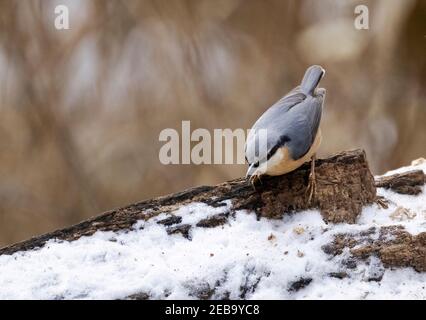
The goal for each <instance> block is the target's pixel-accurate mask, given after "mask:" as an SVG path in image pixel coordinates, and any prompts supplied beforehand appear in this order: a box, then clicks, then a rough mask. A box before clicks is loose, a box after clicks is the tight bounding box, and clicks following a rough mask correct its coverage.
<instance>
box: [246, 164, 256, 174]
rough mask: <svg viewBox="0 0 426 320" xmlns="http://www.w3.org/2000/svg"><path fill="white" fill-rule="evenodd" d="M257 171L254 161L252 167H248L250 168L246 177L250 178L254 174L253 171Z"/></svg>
mask: <svg viewBox="0 0 426 320" xmlns="http://www.w3.org/2000/svg"><path fill="white" fill-rule="evenodd" d="M255 172H256V168H255V167H254V163H252V164H251V165H250V167H249V168H248V170H247V173H246V178H248V177H250V176H252V175H253V173H255Z"/></svg>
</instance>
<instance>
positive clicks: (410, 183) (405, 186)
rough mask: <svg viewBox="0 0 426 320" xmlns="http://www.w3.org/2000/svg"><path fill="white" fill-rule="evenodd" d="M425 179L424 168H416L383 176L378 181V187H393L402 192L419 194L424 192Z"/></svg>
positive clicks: (394, 189)
mask: <svg viewBox="0 0 426 320" xmlns="http://www.w3.org/2000/svg"><path fill="white" fill-rule="evenodd" d="M425 180H426V179H425V174H424V173H423V171H422V170H414V171H409V172H404V173H399V174H395V175H392V176H387V177H382V178H380V179H378V180H377V181H376V187H377V188H387V189H391V190H393V191H395V192H397V193H401V194H410V195H417V194H419V193H420V192H422V188H421V187H422V186H423V184H424V183H425Z"/></svg>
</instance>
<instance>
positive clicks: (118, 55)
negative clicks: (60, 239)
mask: <svg viewBox="0 0 426 320" xmlns="http://www.w3.org/2000/svg"><path fill="white" fill-rule="evenodd" d="M58 4H65V5H67V6H68V7H69V14H70V16H69V18H70V20H69V22H70V29H69V30H56V29H55V27H54V19H55V17H56V15H55V13H54V9H55V6H56V5H58ZM358 4H365V5H367V6H368V8H369V25H370V29H369V30H357V29H355V28H354V18H355V16H356V15H355V14H354V8H355V6H356V5H358ZM310 64H321V65H322V66H323V67H324V68H325V69H326V70H327V73H326V76H325V78H324V79H323V81H322V82H321V84H322V86H323V87H325V88H326V89H327V99H326V107H325V110H324V114H323V121H322V131H323V143H322V147H321V152H320V156H326V155H328V154H331V153H334V152H337V151H341V150H345V149H352V148H364V149H365V150H366V151H367V156H368V159H369V162H370V165H371V168H372V170H373V173H374V174H381V173H384V172H385V171H387V170H389V169H392V168H397V167H399V166H402V165H407V164H410V162H411V160H413V159H416V158H419V157H422V156H423V157H424V156H426V143H425V141H426V127H425V123H426V99H425V98H426V90H425V89H426V0H417V1H416V0H408V1H407V0H379V1H362V2H360V1H349V0H348V1H338V0H322V1H315V0H301V1H299V0H268V1H265V0H193V1H188V0H163V1H131V0H129V1H127V0H126V1H118V0H81V1H77V0H69V1H65V0H62V1H50V0H42V1H36V0H26V1H17V0H16V1H14V0H0V245H6V244H10V243H12V242H16V241H19V240H23V239H25V238H28V237H30V236H32V235H36V234H40V233H43V232H47V231H50V230H53V229H55V228H59V227H64V226H67V225H70V224H73V223H76V222H78V221H80V220H82V219H85V218H87V217H89V216H93V215H96V214H98V213H100V212H102V211H104V210H107V209H111V208H114V207H118V206H123V205H126V204H129V203H131V202H136V201H139V200H143V199H146V198H150V197H154V196H159V195H163V194H167V193H171V192H176V191H179V190H182V189H184V188H188V187H191V186H196V185H200V184H215V183H219V182H222V181H224V180H229V179H232V178H237V177H240V176H242V175H244V174H245V171H246V166H244V165H202V166H195V165H169V166H164V165H162V164H161V163H160V161H159V158H158V153H159V149H160V147H161V146H162V145H163V144H164V142H159V139H158V137H159V133H160V132H161V130H163V129H165V128H175V129H176V130H178V131H179V132H180V130H181V121H182V120H191V128H192V130H193V129H196V128H207V129H209V130H212V129H214V128H231V129H236V128H244V129H248V128H250V127H251V125H252V124H253V123H254V121H255V120H256V119H257V118H258V117H259V115H260V114H261V113H262V112H263V111H265V110H266V109H267V108H268V107H269V106H270V105H271V104H273V103H274V102H275V101H277V100H278V99H279V98H280V97H281V96H282V95H284V94H285V93H287V92H288V91H289V90H290V89H292V88H293V87H294V86H296V85H297V84H298V83H299V82H300V80H301V78H302V76H303V73H304V71H305V69H306V67H307V66H309V65H310Z"/></svg>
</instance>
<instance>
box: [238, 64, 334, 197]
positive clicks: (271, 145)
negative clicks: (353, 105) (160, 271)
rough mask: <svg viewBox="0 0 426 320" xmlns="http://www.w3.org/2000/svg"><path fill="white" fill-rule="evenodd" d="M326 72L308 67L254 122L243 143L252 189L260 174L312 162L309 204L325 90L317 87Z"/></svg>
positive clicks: (319, 140) (285, 170)
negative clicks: (289, 89) (296, 83)
mask: <svg viewBox="0 0 426 320" xmlns="http://www.w3.org/2000/svg"><path fill="white" fill-rule="evenodd" d="M324 75H325V70H324V68H322V67H321V66H319V65H313V66H310V67H309V68H308V69H307V70H306V72H305V75H304V76H303V79H302V82H301V83H300V85H299V86H297V87H296V88H294V89H293V90H291V91H290V92H289V93H288V94H286V95H285V96H284V97H282V98H281V99H280V100H278V101H277V102H276V103H275V104H273V105H272V106H271V107H270V108H269V109H268V110H266V111H265V112H264V113H263V114H262V115H261V117H260V118H259V119H258V120H257V121H256V122H255V123H254V125H253V127H252V128H251V130H250V131H249V134H248V136H247V140H246V144H245V156H246V161H247V162H248V165H249V167H248V170H247V174H246V178H248V177H249V181H250V183H251V184H252V186H253V188H254V189H256V188H255V182H256V181H257V180H259V181H260V182H262V181H261V179H260V177H261V176H263V175H269V176H278V175H283V174H286V173H288V172H291V171H293V170H295V169H297V168H298V167H300V166H301V165H302V164H304V163H305V162H308V161H311V172H310V174H309V185H308V188H307V192H309V202H310V201H311V200H312V196H313V194H314V193H315V188H316V182H315V158H316V152H317V151H318V148H319V146H320V144H321V140H322V135H321V129H320V122H321V115H322V109H323V104H324V100H325V94H326V90H325V89H324V88H319V87H318V85H319V82H320V81H321V79H322V78H323V77H324Z"/></svg>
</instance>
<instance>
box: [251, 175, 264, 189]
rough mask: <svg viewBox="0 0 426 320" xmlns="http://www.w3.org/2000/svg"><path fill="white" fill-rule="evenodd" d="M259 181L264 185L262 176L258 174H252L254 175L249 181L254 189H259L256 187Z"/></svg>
mask: <svg viewBox="0 0 426 320" xmlns="http://www.w3.org/2000/svg"><path fill="white" fill-rule="evenodd" d="M257 181H259V182H260V184H262V185H263V183H262V180H261V179H260V176H258V175H252V176H250V178H249V182H250V184H251V186H252V188H253V190H254V191H257V189H256V182H257Z"/></svg>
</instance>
